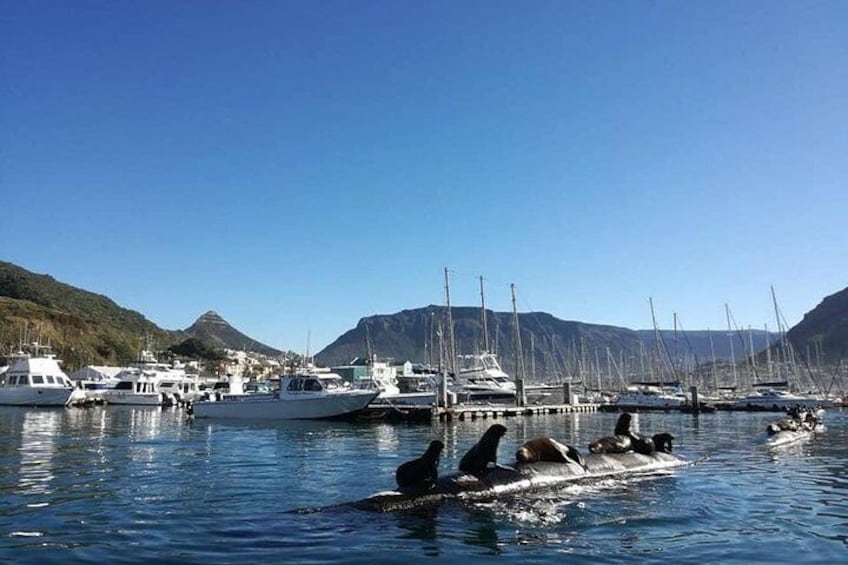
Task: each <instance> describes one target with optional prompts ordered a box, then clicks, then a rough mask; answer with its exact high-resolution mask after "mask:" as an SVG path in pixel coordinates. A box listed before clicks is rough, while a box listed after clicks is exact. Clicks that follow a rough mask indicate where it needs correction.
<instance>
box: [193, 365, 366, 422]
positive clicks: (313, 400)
mask: <svg viewBox="0 0 848 565" xmlns="http://www.w3.org/2000/svg"><path fill="white" fill-rule="evenodd" d="M378 394H379V391H377V390H357V389H355V388H353V387H351V386H350V384H349V383H346V382H345V381H344V380H343V379H342V378H341V377H340V376H339V375H338V374H336V373H319V372H310V373H304V374H295V375H285V376H283V377H281V378H280V390H279V391H278V392H276V393H272V394H245V395H228V396H224V397H223V398H222V399H221V400H212V399H210V400H203V401H200V402H196V403H194V404H193V405H192V406H191V412H192V413H193V415H194V416H195V417H196V418H239V419H264V420H314V419H330V418H344V417H348V416H352V415H354V414H356V413H357V412H360V411H361V410H363V409H365V407H366V406H368V404H370V403H371V402H372V401H373V400H374V399H375V398H376V397H377V395H378Z"/></svg>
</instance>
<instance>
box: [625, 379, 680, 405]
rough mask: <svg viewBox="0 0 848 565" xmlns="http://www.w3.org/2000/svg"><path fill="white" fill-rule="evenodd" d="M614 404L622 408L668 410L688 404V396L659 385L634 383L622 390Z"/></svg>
mask: <svg viewBox="0 0 848 565" xmlns="http://www.w3.org/2000/svg"><path fill="white" fill-rule="evenodd" d="M613 404H615V405H616V406H620V407H621V408H630V409H639V408H641V409H647V410H650V409H653V410H666V409H672V408H680V407H681V406H683V405H684V404H686V396H685V395H684V394H683V393H682V392H680V391H669V390H666V389H664V388H663V387H659V386H653V385H632V386H628V387H627V388H626V389H625V390H624V391H622V392H620V393H619V394H618V398H617V399H616V401H615V402H614V403H613Z"/></svg>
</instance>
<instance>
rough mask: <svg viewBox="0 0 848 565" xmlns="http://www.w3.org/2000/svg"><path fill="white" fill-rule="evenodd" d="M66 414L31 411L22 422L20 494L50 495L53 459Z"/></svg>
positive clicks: (51, 411) (50, 411)
mask: <svg viewBox="0 0 848 565" xmlns="http://www.w3.org/2000/svg"><path fill="white" fill-rule="evenodd" d="M61 418H62V413H61V412H60V411H58V410H39V409H35V410H29V411H27V412H26V413H25V414H24V417H23V423H22V425H21V446H20V448H19V449H18V451H19V452H20V454H21V460H20V467H19V468H18V481H17V486H18V492H19V493H20V494H50V483H51V482H52V481H53V479H54V475H53V458H54V456H55V454H56V436H57V432H58V430H59V426H60V422H61Z"/></svg>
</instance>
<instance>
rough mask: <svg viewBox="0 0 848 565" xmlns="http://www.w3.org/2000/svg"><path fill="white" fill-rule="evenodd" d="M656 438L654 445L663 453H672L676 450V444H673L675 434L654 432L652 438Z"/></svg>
mask: <svg viewBox="0 0 848 565" xmlns="http://www.w3.org/2000/svg"><path fill="white" fill-rule="evenodd" d="M652 439H653V440H654V447H655V448H656V450H657V451H659V452H661V453H671V452H672V451H674V446H672V445H671V442H672V440H673V439H674V436H673V435H671V434H670V433H668V432H663V433H661V434H654V437H653V438H652Z"/></svg>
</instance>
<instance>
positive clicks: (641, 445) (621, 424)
mask: <svg viewBox="0 0 848 565" xmlns="http://www.w3.org/2000/svg"><path fill="white" fill-rule="evenodd" d="M632 419H633V417H632V416H631V415H630V414H629V413H628V412H624V413H623V414H622V415H621V416H619V417H618V422H616V424H615V431H614V432H613V435H612V436H607V437H602V438H601V439H598V440H595V441H593V442H592V443H590V444H589V451H590V452H591V453H629V452H631V451H635V452H636V453H641V454H642V455H653V454H654V453H656V452H657V451H660V452H662V453H671V452H672V451H673V449H674V447H673V445H672V440H674V436H673V435H671V434H670V433H667V432H663V433H660V434H655V435H654V436H652V437H647V436H644V435H642V434H639V433H636V432H632V431H630V422H631V420H632Z"/></svg>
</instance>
